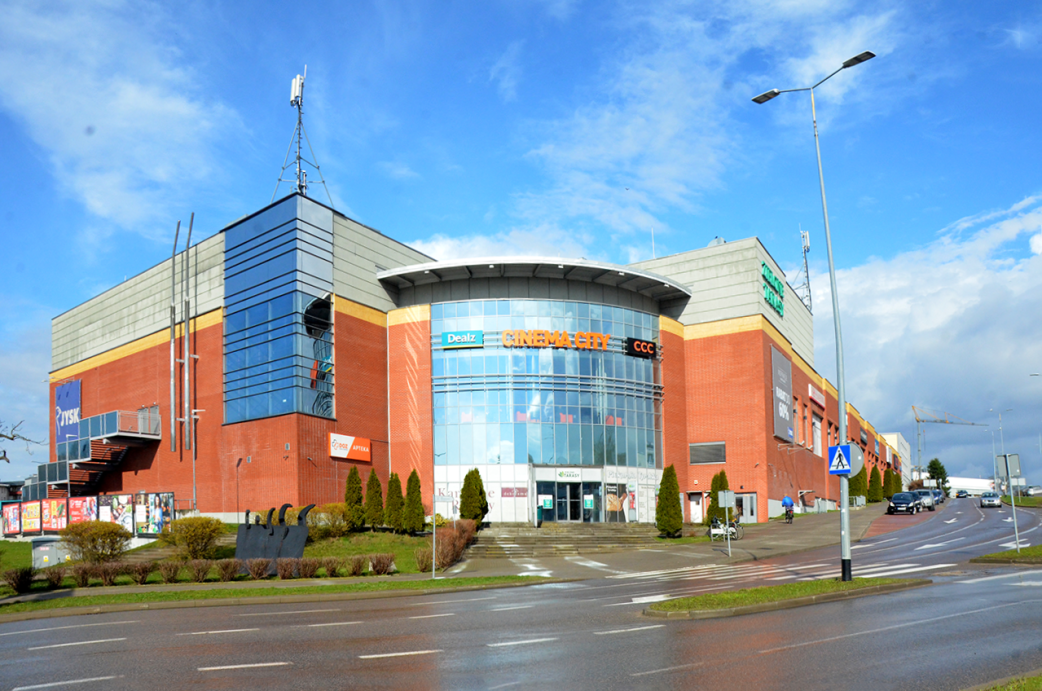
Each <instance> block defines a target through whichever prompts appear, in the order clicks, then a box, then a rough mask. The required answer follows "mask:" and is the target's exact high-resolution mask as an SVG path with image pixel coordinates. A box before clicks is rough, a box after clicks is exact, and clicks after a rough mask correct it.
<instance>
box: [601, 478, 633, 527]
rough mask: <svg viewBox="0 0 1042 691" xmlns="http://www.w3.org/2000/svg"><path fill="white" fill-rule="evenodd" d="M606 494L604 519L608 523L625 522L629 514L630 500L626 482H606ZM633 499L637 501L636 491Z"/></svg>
mask: <svg viewBox="0 0 1042 691" xmlns="http://www.w3.org/2000/svg"><path fill="white" fill-rule="evenodd" d="M604 494H605V498H604V520H605V521H606V522H607V523H625V522H626V518H627V514H628V512H627V510H626V509H627V504H629V502H630V493H629V492H628V491H627V490H626V483H624V482H623V483H616V482H609V483H606V484H605V485H604ZM633 501H634V502H635V501H636V493H634V495H633Z"/></svg>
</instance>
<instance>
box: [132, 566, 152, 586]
mask: <svg viewBox="0 0 1042 691" xmlns="http://www.w3.org/2000/svg"><path fill="white" fill-rule="evenodd" d="M155 572H156V563H155V562H154V561H139V562H137V563H134V564H131V565H130V566H129V568H128V569H127V573H128V574H130V577H131V578H132V579H133V581H134V582H135V583H137V584H138V585H144V584H145V583H146V582H147V581H148V577H149V576H151V575H152V574H154V573H155Z"/></svg>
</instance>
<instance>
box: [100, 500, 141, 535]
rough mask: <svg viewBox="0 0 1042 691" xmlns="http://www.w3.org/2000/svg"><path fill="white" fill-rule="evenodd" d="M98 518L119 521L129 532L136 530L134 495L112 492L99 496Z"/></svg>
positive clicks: (111, 521) (106, 520)
mask: <svg viewBox="0 0 1042 691" xmlns="http://www.w3.org/2000/svg"><path fill="white" fill-rule="evenodd" d="M98 520H99V521H105V522H107V523H118V524H119V525H121V526H123V527H124V528H125V529H126V530H127V531H128V532H131V533H132V532H134V495H133V494H112V495H109V496H105V497H98Z"/></svg>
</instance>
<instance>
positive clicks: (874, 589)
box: [641, 579, 933, 619]
mask: <svg viewBox="0 0 1042 691" xmlns="http://www.w3.org/2000/svg"><path fill="white" fill-rule="evenodd" d="M932 584H933V581H932V580H928V579H914V580H909V581H907V582H905V583H892V584H889V585H874V586H871V587H869V588H859V589H857V590H846V591H840V592H836V593H824V594H822V595H808V596H806V597H796V598H791V599H789V600H778V601H776V602H764V603H761V604H758V605H746V606H744V607H728V608H726V609H694V610H686V611H679V612H660V611H657V610H652V609H650V608H649V609H645V610H644V611H643V612H641V614H643V615H644V616H646V617H655V618H658V619H722V618H725V617H740V616H742V615H744V614H759V613H761V612H774V611H777V610H780V609H792V608H795V607H806V606H808V605H817V604H821V603H825V602H837V601H839V600H852V599H854V598H859V597H868V596H870V595H883V594H886V593H896V592H900V591H902V590H911V589H913V588H921V587H923V586H927V585H932Z"/></svg>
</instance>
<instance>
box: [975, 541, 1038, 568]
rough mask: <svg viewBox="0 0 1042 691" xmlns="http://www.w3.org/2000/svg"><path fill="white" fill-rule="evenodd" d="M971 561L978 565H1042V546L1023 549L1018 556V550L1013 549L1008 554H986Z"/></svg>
mask: <svg viewBox="0 0 1042 691" xmlns="http://www.w3.org/2000/svg"><path fill="white" fill-rule="evenodd" d="M970 561H972V562H975V563H978V564H1009V563H1018V564H1042V545H1034V546H1033V547H1021V548H1020V554H1017V550H1015V549H1011V550H1008V551H1006V552H994V553H992V554H985V555H984V556H983V557H976V558H975V559H970Z"/></svg>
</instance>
